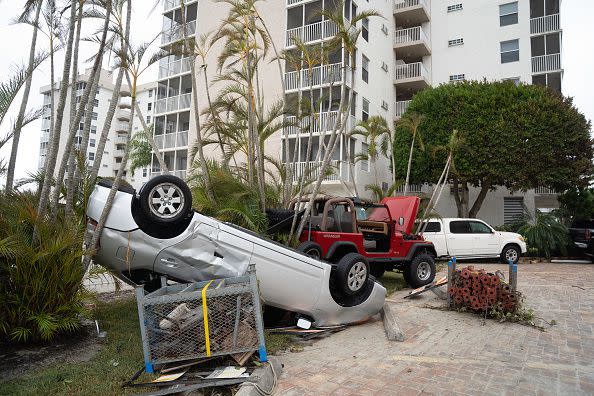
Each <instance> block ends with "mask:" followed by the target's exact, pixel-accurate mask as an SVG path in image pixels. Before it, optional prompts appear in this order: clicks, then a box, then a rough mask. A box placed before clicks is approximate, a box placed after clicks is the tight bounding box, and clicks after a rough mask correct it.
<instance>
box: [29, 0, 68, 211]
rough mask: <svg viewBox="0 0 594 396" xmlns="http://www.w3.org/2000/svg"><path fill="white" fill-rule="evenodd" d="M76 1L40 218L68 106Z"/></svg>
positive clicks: (47, 193)
mask: <svg viewBox="0 0 594 396" xmlns="http://www.w3.org/2000/svg"><path fill="white" fill-rule="evenodd" d="M76 3H77V0H72V1H71V4H70V8H71V9H70V25H69V27H68V43H67V45H66V53H65V56H64V69H63V72H62V82H61V83H60V99H59V102H58V108H57V109H56V122H55V123H54V126H53V133H52V135H53V136H52V139H51V141H50V145H49V147H48V154H47V157H46V161H45V177H44V178H43V186H42V187H41V193H40V195H39V205H38V208H37V215H38V217H40V218H42V217H43V216H45V214H46V212H47V204H48V201H49V198H50V192H51V187H52V183H51V181H52V177H51V173H53V170H54V168H55V166H56V161H57V158H58V148H59V145H60V135H61V130H62V121H63V119H64V108H65V107H66V94H67V93H68V83H69V82H70V66H71V64H72V47H73V44H74V34H75V32H74V31H75V25H76ZM52 89H53V87H52ZM67 159H68V158H67ZM56 189H58V193H59V185H58V184H56Z"/></svg>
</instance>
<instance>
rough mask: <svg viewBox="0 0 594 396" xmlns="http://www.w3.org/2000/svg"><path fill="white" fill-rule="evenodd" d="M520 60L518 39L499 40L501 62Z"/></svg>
mask: <svg viewBox="0 0 594 396" xmlns="http://www.w3.org/2000/svg"><path fill="white" fill-rule="evenodd" d="M519 60H520V40H509V41H502V42H501V63H509V62H517V61H519Z"/></svg>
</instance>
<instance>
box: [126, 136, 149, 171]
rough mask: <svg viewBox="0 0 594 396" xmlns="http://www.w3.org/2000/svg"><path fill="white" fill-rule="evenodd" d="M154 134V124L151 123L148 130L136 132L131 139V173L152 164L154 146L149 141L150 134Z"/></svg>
mask: <svg viewBox="0 0 594 396" xmlns="http://www.w3.org/2000/svg"><path fill="white" fill-rule="evenodd" d="M152 134H153V125H149V127H148V129H147V130H143V131H138V132H136V133H135V134H134V136H132V139H130V173H132V174H133V173H134V171H135V170H136V169H138V168H144V167H147V166H149V165H150V164H151V159H152V156H153V148H152V147H151V144H150V143H149V136H152Z"/></svg>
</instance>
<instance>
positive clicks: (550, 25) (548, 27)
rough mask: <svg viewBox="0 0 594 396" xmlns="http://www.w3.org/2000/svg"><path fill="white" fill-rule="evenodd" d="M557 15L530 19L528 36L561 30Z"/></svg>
mask: <svg viewBox="0 0 594 396" xmlns="http://www.w3.org/2000/svg"><path fill="white" fill-rule="evenodd" d="M560 26H561V25H560V24H559V14H552V15H545V16H541V17H538V18H532V19H530V34H542V33H549V32H556V31H558V30H561V27H560Z"/></svg>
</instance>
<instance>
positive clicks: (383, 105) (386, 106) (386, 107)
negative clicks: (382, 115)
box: [382, 100, 388, 110]
mask: <svg viewBox="0 0 594 396" xmlns="http://www.w3.org/2000/svg"><path fill="white" fill-rule="evenodd" d="M382 109H384V110H388V102H386V101H385V100H382Z"/></svg>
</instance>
